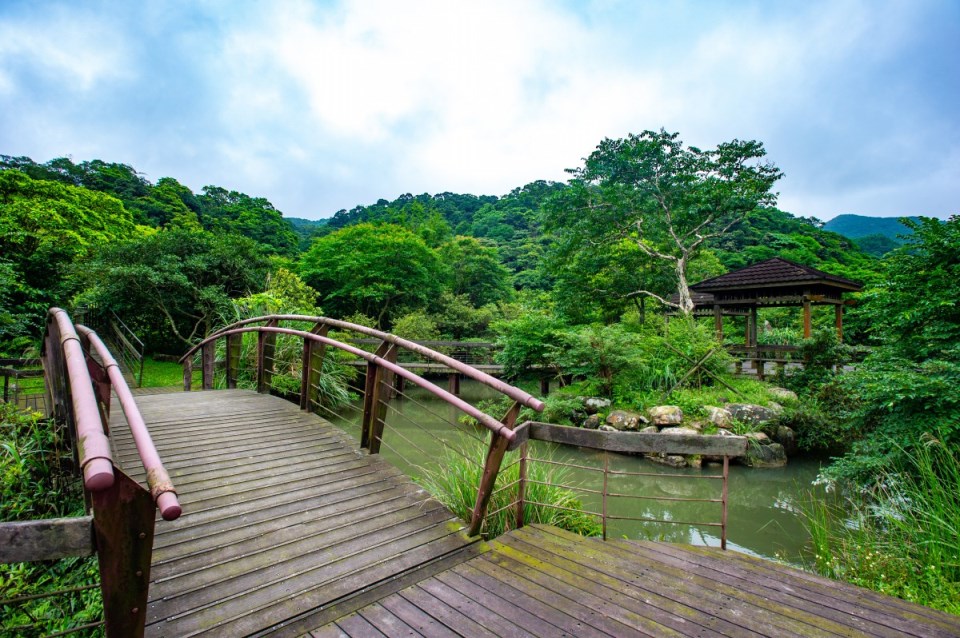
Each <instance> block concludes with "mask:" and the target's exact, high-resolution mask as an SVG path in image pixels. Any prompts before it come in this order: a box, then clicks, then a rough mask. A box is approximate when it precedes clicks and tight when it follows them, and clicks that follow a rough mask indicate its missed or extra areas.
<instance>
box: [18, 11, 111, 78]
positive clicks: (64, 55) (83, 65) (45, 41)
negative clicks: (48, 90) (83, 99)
mask: <svg viewBox="0 0 960 638" xmlns="http://www.w3.org/2000/svg"><path fill="white" fill-rule="evenodd" d="M127 57H128V56H127V51H126V44H125V41H124V36H123V35H122V32H121V31H120V30H118V29H117V28H116V25H115V24H113V23H111V22H109V21H107V20H104V19H103V17H97V16H93V15H84V14H82V13H75V12H67V11H64V10H61V9H59V8H55V9H51V10H49V11H42V10H41V11H38V12H36V13H32V14H29V15H27V16H25V17H22V18H20V19H12V20H3V21H0V77H2V78H3V79H2V80H0V83H2V84H5V85H6V86H7V90H8V92H9V91H10V87H11V85H12V84H14V83H15V82H16V80H14V79H13V78H14V77H16V76H17V75H19V74H20V72H22V71H23V70H25V69H30V70H31V71H32V72H33V73H37V74H40V75H41V76H45V77H47V78H48V79H49V80H50V81H52V82H56V83H59V84H62V85H63V87H64V88H65V89H67V90H73V91H85V92H86V91H91V90H94V89H95V88H96V87H97V85H98V84H99V83H100V82H102V81H104V80H111V79H116V78H121V77H125V76H128V75H129V70H128V69H127V67H126V59H127Z"/></svg>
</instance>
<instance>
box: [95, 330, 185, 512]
mask: <svg viewBox="0 0 960 638" xmlns="http://www.w3.org/2000/svg"><path fill="white" fill-rule="evenodd" d="M77 331H78V332H79V333H80V334H82V335H83V336H84V337H85V338H86V339H87V340H88V341H89V343H90V345H91V347H92V348H93V349H94V350H95V351H96V352H97V355H98V356H99V357H100V360H101V361H102V363H103V367H104V369H105V370H106V372H107V374H108V375H109V377H110V384H111V385H112V386H113V391H114V392H115V393H116V394H117V398H118V399H119V400H120V407H121V409H123V414H124V416H126V418H127V424H128V425H129V427H130V433H131V434H132V435H133V441H134V443H135V444H136V446H137V452H138V453H139V455H140V461H141V463H143V469H144V470H146V472H147V485H148V486H149V488H150V496H152V497H153V500H154V502H155V503H156V505H157V509H158V510H160V515H161V516H162V517H163V519H164V520H167V521H172V520H176V519H177V518H178V517H179V516H180V514H181V513H182V511H183V510H182V508H181V507H180V501H179V500H178V499H177V493H176V490H175V489H174V487H173V482H172V481H171V480H170V476H169V474H167V470H166V469H164V467H163V462H162V461H161V460H160V454H159V453H158V452H157V448H156V446H155V445H154V444H153V439H152V438H151V437H150V432H149V430H147V424H146V423H145V422H144V420H143V415H141V414H140V408H138V407H137V403H136V401H135V400H134V398H133V394H132V393H131V392H130V387H129V386H128V385H127V380H126V379H124V378H123V372H122V371H121V370H120V365H119V364H118V363H117V361H116V359H114V357H113V355H112V354H111V353H110V351H109V350H108V349H107V346H106V345H105V344H104V343H103V341H102V340H101V339H100V337H99V336H98V335H97V333H96V332H94V331H93V330H91V329H90V328H88V327H86V326H82V325H81V326H77Z"/></svg>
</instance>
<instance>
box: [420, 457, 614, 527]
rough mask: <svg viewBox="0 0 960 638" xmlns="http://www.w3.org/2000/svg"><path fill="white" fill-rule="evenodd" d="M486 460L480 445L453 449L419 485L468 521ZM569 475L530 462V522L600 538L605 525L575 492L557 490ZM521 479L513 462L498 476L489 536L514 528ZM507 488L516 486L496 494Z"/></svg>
mask: <svg viewBox="0 0 960 638" xmlns="http://www.w3.org/2000/svg"><path fill="white" fill-rule="evenodd" d="M485 460H486V448H485V446H483V445H481V444H479V443H476V444H474V445H473V446H472V447H470V448H468V449H465V450H462V451H452V450H448V451H447V452H446V453H445V454H444V456H443V458H442V459H441V461H440V464H439V465H438V466H437V467H436V468H433V469H431V468H424V469H423V476H421V477H419V478H417V482H419V483H420V484H421V485H423V487H424V488H425V489H426V490H427V491H428V492H430V493H431V494H433V496H434V498H436V499H437V500H438V501H440V502H441V503H443V504H444V505H445V506H446V507H447V509H449V510H450V511H452V512H453V513H454V514H456V515H457V516H459V517H460V518H462V519H463V520H465V521H469V520H470V516H471V514H472V513H473V506H474V504H475V502H476V498H477V490H478V489H479V487H480V477H481V475H482V473H483V464H484V461H485ZM568 475H569V472H568V471H567V470H566V469H565V468H562V467H559V466H554V465H547V464H543V463H537V462H535V461H534V462H528V463H527V484H526V498H525V501H526V502H525V504H524V510H523V516H524V521H525V524H527V525H530V524H533V523H543V524H545V525H554V526H556V527H559V528H560V529H565V530H568V531H571V532H574V533H577V534H580V535H582V536H600V535H601V533H602V527H601V525H600V521H599V520H597V518H596V517H594V516H592V515H590V514H587V513H585V512H584V511H583V503H582V502H581V501H580V499H579V498H578V497H577V496H576V494H574V493H573V492H572V491H571V490H569V489H566V488H562V487H558V485H560V484H566V483H567V481H568V480H569V476H568ZM519 478H520V465H519V464H518V463H515V462H514V463H512V464H511V465H509V466H506V461H505V467H504V469H503V470H502V471H501V472H500V474H499V476H497V481H496V487H495V488H494V494H493V496H491V497H490V504H489V506H488V507H487V512H488V515H487V519H486V522H485V524H484V528H483V534H484V536H485V537H487V538H495V537H497V536H499V535H500V534H502V533H504V532H506V531H509V530H511V529H513V528H514V527H515V522H516V512H517V510H516V507H513V506H511V503H512V502H514V501H515V500H516V495H517V489H516V487H515V484H516V482H517V481H518V480H519ZM505 485H514V487H512V488H508V489H505V490H503V491H501V492H497V491H496V490H498V489H500V488H501V487H503V486H505ZM534 503H543V504H544V505H536V504H534ZM560 508H563V509H560ZM491 513H492V514H491Z"/></svg>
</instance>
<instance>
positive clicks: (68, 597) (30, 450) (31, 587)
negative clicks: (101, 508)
mask: <svg viewBox="0 0 960 638" xmlns="http://www.w3.org/2000/svg"><path fill="white" fill-rule="evenodd" d="M63 437H64V433H63V432H61V431H60V430H59V429H58V428H57V427H56V425H55V424H54V423H53V422H51V421H48V420H46V419H43V417H42V415H40V414H38V413H36V412H25V411H21V410H20V409H18V408H17V407H16V406H14V405H12V404H9V403H0V479H2V480H0V521H2V522H8V521H26V520H34V519H44V518H59V517H74V516H83V514H84V503H83V492H82V490H81V487H80V481H79V479H78V478H76V477H75V475H74V473H73V456H72V452H71V450H70V447H69V445H68V444H67V442H66V441H65V440H64V438H63ZM97 575H98V569H97V559H96V558H95V557H89V558H68V559H63V560H54V561H42V562H34V563H9V564H0V601H4V602H3V604H2V605H0V636H34V635H44V636H46V635H49V634H51V633H56V632H59V631H64V630H67V629H69V628H72V627H79V626H82V625H86V624H88V623H91V622H96V621H98V620H99V619H100V618H102V616H103V604H102V602H101V599H100V590H99V588H93V589H86V590H83V591H73V592H70V593H66V594H58V595H56V596H54V597H44V598H37V599H34V600H28V601H21V602H15V603H11V602H7V601H9V600H11V599H17V598H23V597H27V596H34V595H37V594H44V593H49V592H52V591H60V590H65V589H73V588H77V587H84V586H87V585H91V584H94V583H96V582H97ZM102 633H103V632H102V629H91V630H83V631H80V632H78V633H75V634H72V635H77V636H93V635H102Z"/></svg>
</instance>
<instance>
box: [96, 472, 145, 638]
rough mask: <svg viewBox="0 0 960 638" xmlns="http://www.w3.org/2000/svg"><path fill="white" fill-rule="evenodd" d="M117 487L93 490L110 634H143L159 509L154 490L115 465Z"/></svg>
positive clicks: (101, 578)
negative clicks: (156, 513) (145, 487)
mask: <svg viewBox="0 0 960 638" xmlns="http://www.w3.org/2000/svg"><path fill="white" fill-rule="evenodd" d="M114 474H115V475H116V481H115V482H114V484H113V486H112V487H110V488H108V489H106V490H102V491H99V492H94V493H93V495H92V496H93V526H94V532H95V534H96V538H97V561H98V562H99V565H100V589H101V592H102V594H103V614H104V619H105V621H106V629H107V631H106V634H107V637H108V638H114V637H115V636H122V637H124V638H126V637H128V636H131V637H133V638H139V637H140V636H143V631H144V624H145V622H146V619H147V593H148V591H147V590H148V587H149V584H150V559H151V554H152V551H153V524H154V518H155V509H154V504H153V499H152V498H151V497H150V493H149V492H147V491H146V490H145V489H143V488H142V487H140V486H139V485H138V484H137V483H136V481H134V480H133V479H131V478H130V477H128V476H127V475H126V474H124V473H123V472H121V471H120V469H119V468H114Z"/></svg>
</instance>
